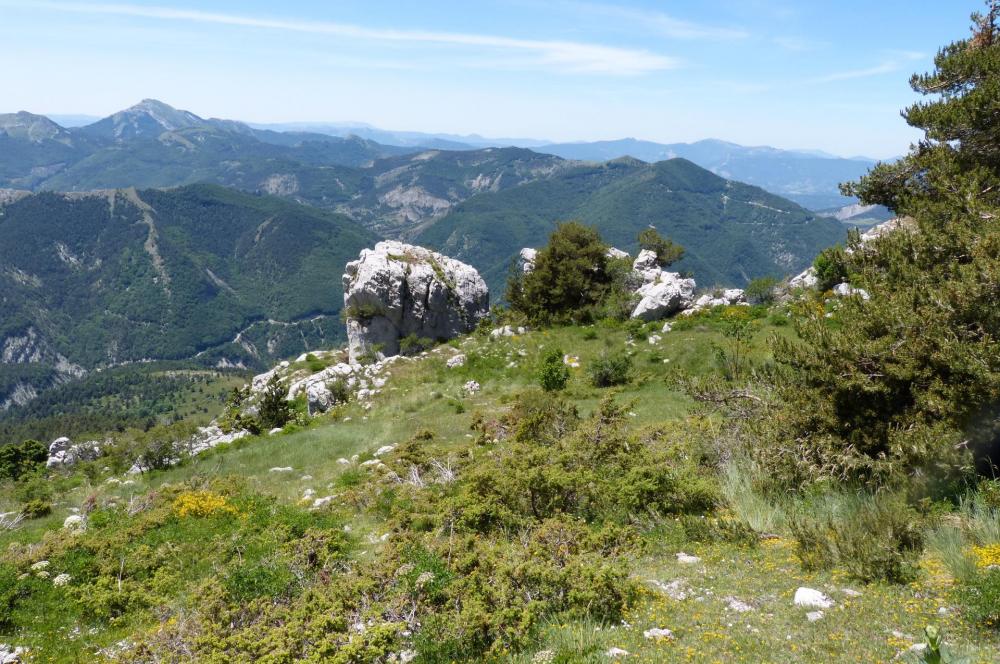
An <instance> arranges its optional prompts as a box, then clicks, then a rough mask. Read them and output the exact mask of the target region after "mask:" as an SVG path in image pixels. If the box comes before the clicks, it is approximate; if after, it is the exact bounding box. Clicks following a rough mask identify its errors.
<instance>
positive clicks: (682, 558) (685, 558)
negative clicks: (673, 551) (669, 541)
mask: <svg viewBox="0 0 1000 664" xmlns="http://www.w3.org/2000/svg"><path fill="white" fill-rule="evenodd" d="M677 562H679V563H681V564H682V565H694V564H695V563H700V562H701V558H699V557H698V556H692V555H690V554H687V553H684V552H683V551H681V552H680V553H678V554H677Z"/></svg>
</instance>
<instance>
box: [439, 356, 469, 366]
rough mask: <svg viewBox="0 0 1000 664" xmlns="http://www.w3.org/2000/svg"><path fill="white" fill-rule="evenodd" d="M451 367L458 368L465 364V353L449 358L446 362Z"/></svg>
mask: <svg viewBox="0 0 1000 664" xmlns="http://www.w3.org/2000/svg"><path fill="white" fill-rule="evenodd" d="M444 364H445V366H446V367H448V368H449V369H456V368H458V367H464V366H465V355H456V356H454V357H452V358H449V359H448V361H447V362H445V363H444Z"/></svg>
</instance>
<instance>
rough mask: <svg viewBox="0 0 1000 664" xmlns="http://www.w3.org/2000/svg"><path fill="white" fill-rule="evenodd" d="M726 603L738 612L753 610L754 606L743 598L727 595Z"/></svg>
mask: <svg viewBox="0 0 1000 664" xmlns="http://www.w3.org/2000/svg"><path fill="white" fill-rule="evenodd" d="M726 603H727V606H729V608H730V609H732V610H733V611H736V612H737V613H746V612H747V611H753V607H752V606H750V605H749V604H747V603H746V602H744V601H743V600H741V599H737V598H736V597H727V598H726Z"/></svg>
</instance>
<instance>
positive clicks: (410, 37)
mask: <svg viewBox="0 0 1000 664" xmlns="http://www.w3.org/2000/svg"><path fill="white" fill-rule="evenodd" d="M0 4H11V3H10V0H0ZM19 6H21V7H23V5H20V4H19ZM31 6H32V7H35V8H42V9H48V10H53V11H61V12H72V13H78V14H91V15H111V16H123V17H135V18H145V19H158V20H166V21H183V22H191V23H201V24H216V25H226V26H234V27H245V28H257V29H266V30H279V31H284V32H296V33H308V34H319V35H330V36H334V37H341V38H344V39H356V40H366V41H381V42H396V43H408V44H438V45H446V46H455V47H465V48H480V49H496V50H500V51H509V52H515V53H518V54H520V55H521V56H522V57H523V56H524V55H530V56H532V58H531V60H530V61H529V62H531V64H530V65H528V66H534V67H545V68H548V69H553V70H557V71H561V72H570V73H594V74H609V75H622V76H634V75H639V74H647V73H651V72H656V71H663V70H667V69H674V68H677V67H679V66H680V64H681V62H680V60H678V59H677V58H673V57H669V56H666V55H661V54H658V53H652V52H650V51H646V50H639V49H629V48H619V47H615V46H606V45H603V44H594V43H587V42H574V41H561V40H539V39H520V38H516V37H505V36H497V35H488V34H476V33H460V32H435V31H426V30H399V29H392V28H368V27H364V26H358V25H351V24H347V23H334V22H329V21H304V20H295V19H276V18H261V17H254V16H244V15H239V14H228V13H215V12H204V11H199V10H189V9H174V8H170V7H157V6H148V5H132V4H105V3H87V2H72V3H70V2H39V3H35V4H33V5H31Z"/></svg>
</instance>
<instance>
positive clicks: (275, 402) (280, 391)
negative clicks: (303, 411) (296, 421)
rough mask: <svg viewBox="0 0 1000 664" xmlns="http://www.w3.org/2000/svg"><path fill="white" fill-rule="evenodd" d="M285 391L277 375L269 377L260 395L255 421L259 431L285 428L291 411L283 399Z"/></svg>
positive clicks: (290, 417) (290, 416)
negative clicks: (257, 423)
mask: <svg viewBox="0 0 1000 664" xmlns="http://www.w3.org/2000/svg"><path fill="white" fill-rule="evenodd" d="M286 394H287V391H286V389H285V387H284V386H283V385H282V384H281V381H280V379H279V378H278V376H277V375H273V376H271V379H270V380H269V381H268V382H267V386H266V387H265V388H264V394H263V395H261V398H260V405H259V406H258V408H257V420H258V422H259V425H258V426H259V427H260V430H261V431H269V430H271V429H275V428H280V427H283V426H285V424H287V423H288V421H289V420H291V419H292V409H291V406H290V405H289V404H288V401H287V400H286V399H285V396H286Z"/></svg>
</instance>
